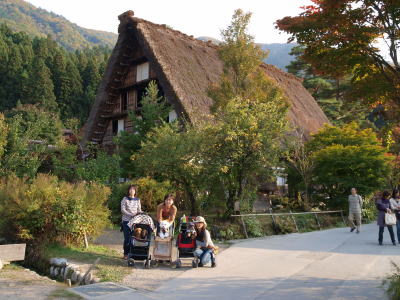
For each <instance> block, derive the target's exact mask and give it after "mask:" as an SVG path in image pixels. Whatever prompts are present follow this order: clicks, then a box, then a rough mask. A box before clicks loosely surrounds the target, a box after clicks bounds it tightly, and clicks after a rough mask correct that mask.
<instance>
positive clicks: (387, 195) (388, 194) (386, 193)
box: [382, 191, 390, 199]
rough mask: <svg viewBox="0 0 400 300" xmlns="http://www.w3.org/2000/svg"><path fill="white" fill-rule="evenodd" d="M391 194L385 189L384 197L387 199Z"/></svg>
mask: <svg viewBox="0 0 400 300" xmlns="http://www.w3.org/2000/svg"><path fill="white" fill-rule="evenodd" d="M389 196H390V193H389V192H388V191H383V193H382V198H384V199H386V198H387V197H389Z"/></svg>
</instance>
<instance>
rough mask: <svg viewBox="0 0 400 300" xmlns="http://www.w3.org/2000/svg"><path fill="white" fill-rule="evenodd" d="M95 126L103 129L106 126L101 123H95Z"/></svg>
mask: <svg viewBox="0 0 400 300" xmlns="http://www.w3.org/2000/svg"><path fill="white" fill-rule="evenodd" d="M97 126H99V127H103V128H105V127H106V124H103V123H97Z"/></svg>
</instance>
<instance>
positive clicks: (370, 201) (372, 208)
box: [362, 195, 377, 222]
mask: <svg viewBox="0 0 400 300" xmlns="http://www.w3.org/2000/svg"><path fill="white" fill-rule="evenodd" d="M376 217H377V209H376V203H375V199H374V195H370V196H368V197H365V199H364V201H363V208H362V218H363V219H364V220H366V221H367V222H372V221H374V220H376Z"/></svg>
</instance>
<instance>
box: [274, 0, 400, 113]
mask: <svg viewBox="0 0 400 300" xmlns="http://www.w3.org/2000/svg"><path fill="white" fill-rule="evenodd" d="M312 2H313V4H312V5H309V6H304V7H302V8H303V12H302V13H301V14H300V15H298V16H295V17H284V18H282V19H280V20H277V22H276V25H277V27H278V28H279V29H280V30H282V31H285V32H286V33H288V34H290V35H291V38H290V39H291V40H296V41H297V42H298V43H300V44H302V45H303V46H305V51H304V54H303V58H304V59H305V60H306V61H307V62H309V63H310V64H311V65H312V67H313V69H314V70H315V71H316V72H318V73H320V74H322V75H326V76H330V77H333V78H341V77H343V76H346V75H349V74H351V76H352V80H353V85H352V86H353V88H352V89H351V91H350V93H352V95H353V96H354V97H356V98H357V99H363V100H365V101H367V100H368V101H371V102H372V103H384V104H386V107H390V108H393V107H396V110H397V112H398V111H399V108H400V52H399V48H400V0H312ZM378 42H380V46H379V47H378V44H377V43H378ZM391 111H393V109H391ZM396 116H397V117H398V114H397V113H392V114H391V117H396Z"/></svg>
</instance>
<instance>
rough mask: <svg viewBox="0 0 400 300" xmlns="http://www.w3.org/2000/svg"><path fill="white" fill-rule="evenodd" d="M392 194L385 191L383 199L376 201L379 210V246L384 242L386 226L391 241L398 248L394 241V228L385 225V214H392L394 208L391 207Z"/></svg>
mask: <svg viewBox="0 0 400 300" xmlns="http://www.w3.org/2000/svg"><path fill="white" fill-rule="evenodd" d="M389 197H390V193H389V192H388V191H384V192H383V194H382V198H381V199H379V200H378V201H376V207H377V209H378V222H377V223H378V226H379V245H382V242H383V231H384V230H385V226H387V228H388V230H389V234H390V239H391V240H392V244H393V246H396V241H395V239H394V233H393V226H392V225H386V224H385V213H392V206H391V205H390V200H389Z"/></svg>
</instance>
